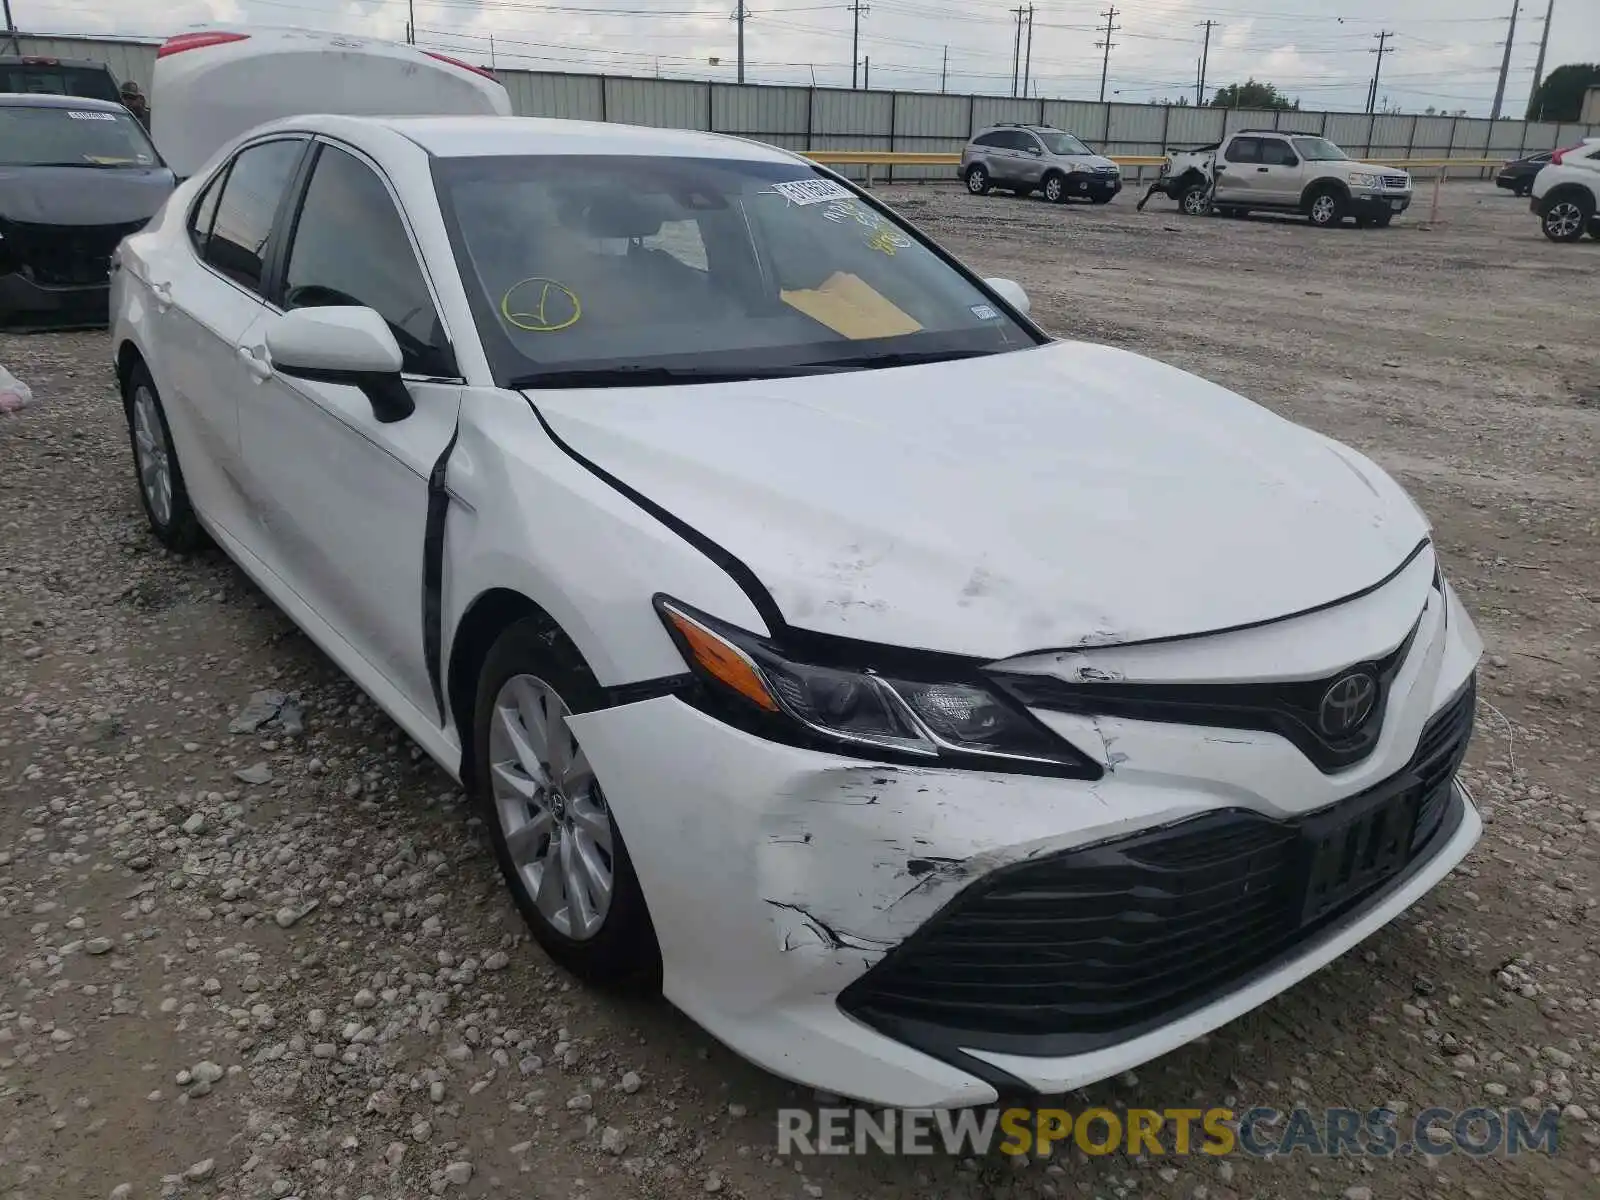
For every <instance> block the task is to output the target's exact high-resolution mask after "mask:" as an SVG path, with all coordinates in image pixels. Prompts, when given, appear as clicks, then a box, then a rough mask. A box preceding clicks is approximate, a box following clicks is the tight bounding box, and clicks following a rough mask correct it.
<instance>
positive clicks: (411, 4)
mask: <svg viewBox="0 0 1600 1200" xmlns="http://www.w3.org/2000/svg"><path fill="white" fill-rule="evenodd" d="M6 24H7V25H9V24H11V0H6ZM416 44H417V5H416V2H415V0H406V45H408V46H415V45H416Z"/></svg>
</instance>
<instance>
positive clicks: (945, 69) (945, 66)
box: [939, 46, 950, 95]
mask: <svg viewBox="0 0 1600 1200" xmlns="http://www.w3.org/2000/svg"><path fill="white" fill-rule="evenodd" d="M948 82H950V47H949V46H946V47H945V48H944V61H943V62H942V63H940V64H939V93H940V95H943V94H944V90H945V84H947V83H948Z"/></svg>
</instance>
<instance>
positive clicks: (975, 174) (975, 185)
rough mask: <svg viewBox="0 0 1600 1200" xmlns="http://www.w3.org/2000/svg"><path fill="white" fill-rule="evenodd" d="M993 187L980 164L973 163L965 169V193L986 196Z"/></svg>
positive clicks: (986, 172)
mask: <svg viewBox="0 0 1600 1200" xmlns="http://www.w3.org/2000/svg"><path fill="white" fill-rule="evenodd" d="M993 187H994V181H993V180H992V179H990V178H989V172H988V171H987V170H986V169H985V168H984V166H983V165H982V164H981V163H973V164H972V165H971V166H970V167H968V168H967V191H969V192H971V193H972V194H973V195H974V196H987V195H988V194H989V191H990V189H992V188H993Z"/></svg>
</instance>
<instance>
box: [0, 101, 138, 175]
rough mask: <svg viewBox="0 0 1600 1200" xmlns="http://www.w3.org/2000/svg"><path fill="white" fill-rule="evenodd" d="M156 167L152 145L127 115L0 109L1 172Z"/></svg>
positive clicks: (93, 110) (98, 112) (55, 109)
mask: <svg viewBox="0 0 1600 1200" xmlns="http://www.w3.org/2000/svg"><path fill="white" fill-rule="evenodd" d="M160 165H161V160H160V159H159V158H158V157H156V151H155V147H154V146H152V145H151V144H150V139H149V138H148V137H146V136H145V132H144V130H143V129H142V128H141V127H140V125H139V122H137V121H135V120H134V119H133V118H132V117H131V116H129V115H128V114H127V113H117V112H107V111H105V110H104V109H78V108H23V107H20V106H0V166H5V167H47V166H48V167H141V168H146V169H148V168H150V167H158V166H160Z"/></svg>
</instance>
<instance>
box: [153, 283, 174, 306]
mask: <svg viewBox="0 0 1600 1200" xmlns="http://www.w3.org/2000/svg"><path fill="white" fill-rule="evenodd" d="M150 294H151V295H152V296H154V297H155V301H156V307H157V308H158V309H160V310H161V311H162V312H166V311H167V309H169V308H171V307H172V285H171V284H170V283H154V282H152V283H151V284H150Z"/></svg>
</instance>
